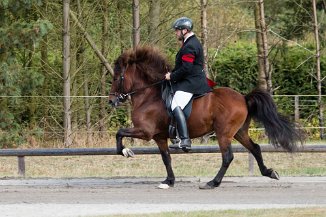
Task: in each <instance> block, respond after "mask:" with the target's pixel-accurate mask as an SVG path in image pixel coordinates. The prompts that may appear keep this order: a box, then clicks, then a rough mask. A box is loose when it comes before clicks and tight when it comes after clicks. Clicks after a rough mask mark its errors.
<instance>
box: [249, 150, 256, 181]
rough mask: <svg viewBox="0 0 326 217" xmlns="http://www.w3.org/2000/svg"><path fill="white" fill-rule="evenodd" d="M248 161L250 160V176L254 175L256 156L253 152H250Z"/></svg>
mask: <svg viewBox="0 0 326 217" xmlns="http://www.w3.org/2000/svg"><path fill="white" fill-rule="evenodd" d="M248 162H249V176H253V175H254V162H255V161H254V156H253V155H252V154H251V153H248Z"/></svg>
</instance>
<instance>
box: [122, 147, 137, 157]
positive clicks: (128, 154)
mask: <svg viewBox="0 0 326 217" xmlns="http://www.w3.org/2000/svg"><path fill="white" fill-rule="evenodd" d="M122 154H123V156H125V157H127V158H128V157H134V156H135V154H134V152H132V151H131V150H130V149H129V148H124V149H123V150H122Z"/></svg>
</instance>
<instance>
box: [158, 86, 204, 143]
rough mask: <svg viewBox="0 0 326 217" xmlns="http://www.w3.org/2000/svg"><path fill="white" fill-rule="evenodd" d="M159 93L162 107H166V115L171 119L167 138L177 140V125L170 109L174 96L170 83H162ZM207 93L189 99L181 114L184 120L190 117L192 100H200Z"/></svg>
mask: <svg viewBox="0 0 326 217" xmlns="http://www.w3.org/2000/svg"><path fill="white" fill-rule="evenodd" d="M161 92H162V100H163V102H164V105H165V107H166V110H167V112H168V115H169V116H170V118H171V121H170V125H169V138H170V139H176V138H177V133H178V131H177V124H176V121H175V120H174V116H173V113H172V109H171V104H172V99H173V95H174V91H173V89H172V85H171V83H170V81H164V82H163V83H162V86H161ZM206 94H207V93H204V94H197V95H196V94H194V95H193V96H192V98H191V100H190V101H189V102H188V104H187V105H186V107H185V108H184V109H183V113H184V115H185V118H186V119H188V118H189V117H190V114H191V111H192V103H193V101H194V99H197V98H200V97H202V96H205V95H206Z"/></svg>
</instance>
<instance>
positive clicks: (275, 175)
mask: <svg viewBox="0 0 326 217" xmlns="http://www.w3.org/2000/svg"><path fill="white" fill-rule="evenodd" d="M270 177H271V178H272V179H276V180H279V179H280V176H279V175H278V173H277V172H276V171H275V170H273V171H272V173H271V176H270Z"/></svg>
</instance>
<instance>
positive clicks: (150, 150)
mask: <svg viewBox="0 0 326 217" xmlns="http://www.w3.org/2000/svg"><path fill="white" fill-rule="evenodd" d="M261 150H262V152H285V151H284V150H283V149H275V148H274V147H273V146H270V145H262V146H261ZM132 151H133V152H134V153H135V154H160V152H159V149H158V148H157V147H138V148H133V149H132ZM217 152H219V147H218V146H213V145H211V146H193V147H192V150H191V151H190V152H189V153H185V152H183V151H182V150H171V154H191V153H217ZM233 152H234V153H244V152H248V151H247V149H245V148H244V147H242V146H239V145H236V146H233ZM298 152H326V145H306V146H304V147H301V148H299V150H298ZM76 155H80V156H82V155H116V149H115V148H69V149H65V148H62V149H2V150H0V156H17V157H18V174H19V175H20V176H25V171H26V168H25V156H76ZM253 165H254V160H253V157H252V155H251V154H249V173H250V174H253Z"/></svg>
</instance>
